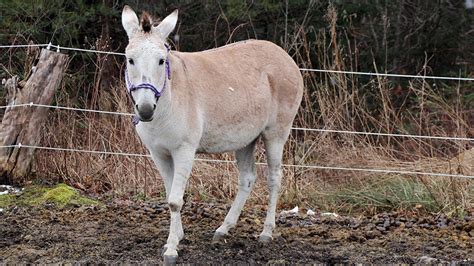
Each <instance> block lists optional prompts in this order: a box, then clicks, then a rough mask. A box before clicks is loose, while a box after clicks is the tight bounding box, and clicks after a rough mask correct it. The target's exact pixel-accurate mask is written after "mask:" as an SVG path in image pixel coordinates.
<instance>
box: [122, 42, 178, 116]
mask: <svg viewBox="0 0 474 266" xmlns="http://www.w3.org/2000/svg"><path fill="white" fill-rule="evenodd" d="M165 47H166V50H167V57H166V61H165V75H166V77H165V81H164V82H163V87H162V88H161V90H158V89H157V88H156V87H155V86H154V85H153V84H151V83H140V84H138V85H134V84H132V82H130V79H129V78H128V70H127V68H125V84H126V85H127V90H128V93H129V94H130V97H131V98H132V100H133V97H132V92H133V91H136V90H139V89H148V90H151V91H152V92H153V94H155V97H156V99H159V98H160V97H161V95H162V94H163V91H164V90H165V88H166V81H167V80H169V79H171V69H170V59H169V53H170V51H171V48H170V46H169V45H167V44H165ZM139 121H140V120H139V119H138V117H137V116H134V117H133V120H132V122H133V124H134V125H137V124H138V122H139Z"/></svg>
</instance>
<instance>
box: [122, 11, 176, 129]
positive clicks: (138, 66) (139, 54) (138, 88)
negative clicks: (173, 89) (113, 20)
mask: <svg viewBox="0 0 474 266" xmlns="http://www.w3.org/2000/svg"><path fill="white" fill-rule="evenodd" d="M177 20H178V10H175V11H174V12H173V13H172V14H171V15H169V16H167V17H166V18H165V19H164V20H163V21H162V22H161V23H160V24H158V25H157V26H155V25H154V24H153V21H152V18H151V17H150V15H148V14H147V13H143V14H142V16H141V21H140V23H139V21H138V17H137V15H136V14H135V12H134V11H133V10H132V9H131V8H130V7H129V6H125V7H124V8H123V11H122V25H123V27H124V29H125V31H126V32H127V35H128V46H127V48H126V49H125V55H126V57H127V70H126V73H125V79H126V82H127V86H128V89H129V90H130V95H131V96H132V99H133V102H134V104H135V113H136V114H137V115H138V117H139V118H140V120H141V121H151V120H153V114H154V111H155V109H156V105H157V103H158V98H159V96H161V93H162V91H163V90H164V89H165V87H166V80H167V78H169V65H168V62H169V61H168V60H169V59H168V56H169V49H168V45H167V44H166V38H168V35H169V34H170V33H171V32H172V31H173V30H174V28H175V26H176V22H177ZM168 84H169V83H168Z"/></svg>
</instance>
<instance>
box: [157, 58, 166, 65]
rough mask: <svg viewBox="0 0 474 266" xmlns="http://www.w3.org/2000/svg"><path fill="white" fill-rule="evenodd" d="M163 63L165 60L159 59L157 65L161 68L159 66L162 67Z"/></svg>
mask: <svg viewBox="0 0 474 266" xmlns="http://www.w3.org/2000/svg"><path fill="white" fill-rule="evenodd" d="M164 62H165V59H163V58H162V59H160V62H158V64H160V66H161V65H163V63H164Z"/></svg>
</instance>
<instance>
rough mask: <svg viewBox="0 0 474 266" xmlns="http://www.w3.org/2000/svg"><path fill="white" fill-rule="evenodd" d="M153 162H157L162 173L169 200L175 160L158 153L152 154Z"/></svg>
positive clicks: (167, 155) (157, 166)
mask: <svg viewBox="0 0 474 266" xmlns="http://www.w3.org/2000/svg"><path fill="white" fill-rule="evenodd" d="M150 153H151V158H152V159H153V162H155V165H156V168H158V171H159V172H160V175H161V177H162V178H163V182H164V183H165V192H166V200H168V198H169V194H170V190H171V185H172V184H173V172H174V169H173V168H174V166H173V158H172V157H171V155H169V154H162V153H156V152H152V151H151V152H150Z"/></svg>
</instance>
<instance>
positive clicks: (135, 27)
mask: <svg viewBox="0 0 474 266" xmlns="http://www.w3.org/2000/svg"><path fill="white" fill-rule="evenodd" d="M122 26H123V28H124V29H125V31H126V32H127V35H128V38H129V39H130V38H132V36H133V34H135V33H137V32H139V31H140V25H139V24H138V17H137V14H135V11H133V10H132V9H131V8H130V7H129V6H127V5H125V6H124V7H123V11H122Z"/></svg>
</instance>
